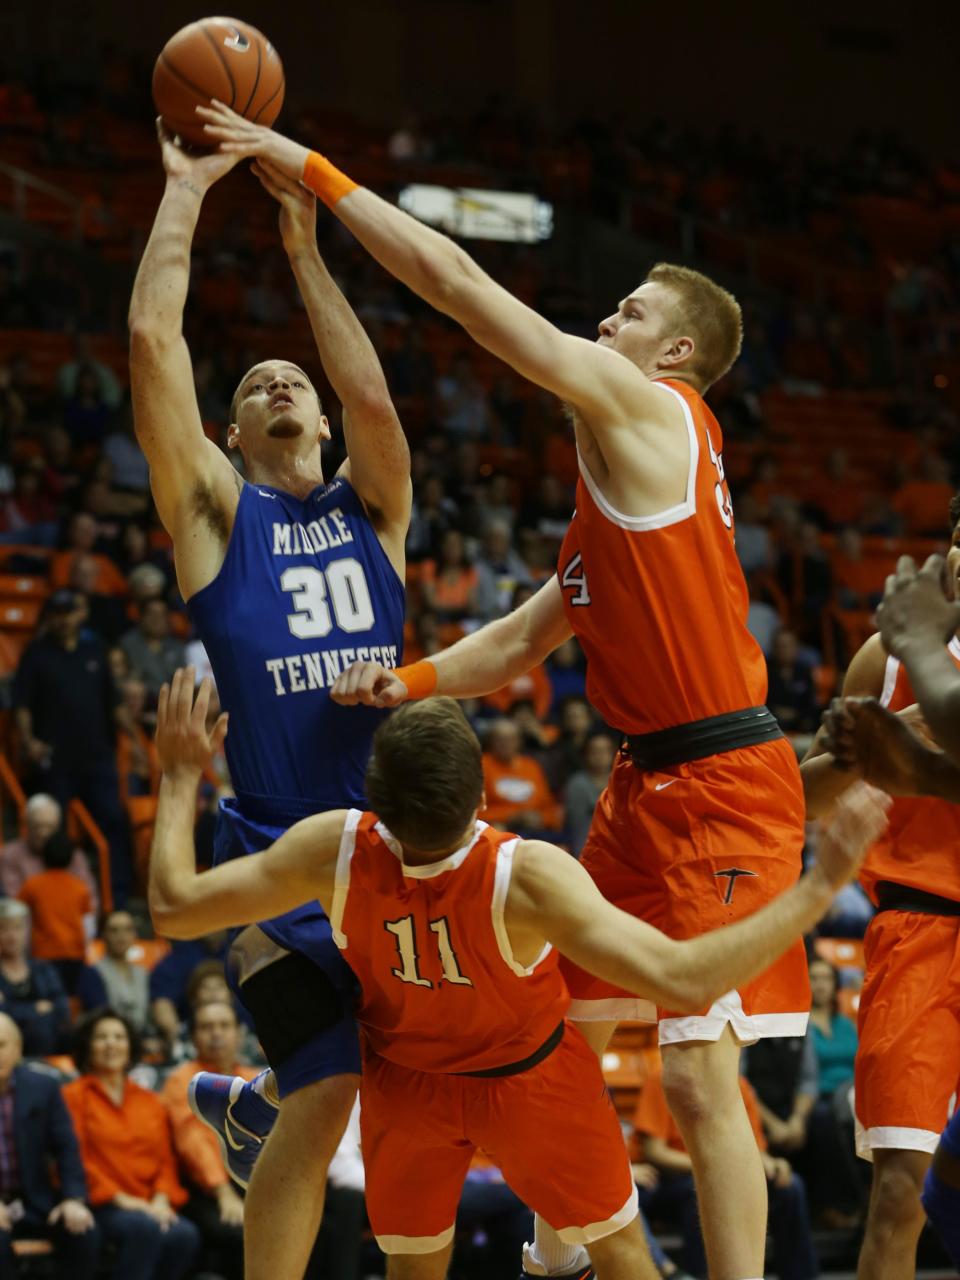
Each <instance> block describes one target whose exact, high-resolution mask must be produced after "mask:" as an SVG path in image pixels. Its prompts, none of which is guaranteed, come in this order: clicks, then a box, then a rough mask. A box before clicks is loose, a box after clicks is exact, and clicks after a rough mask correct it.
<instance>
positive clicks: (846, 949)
mask: <svg viewBox="0 0 960 1280" xmlns="http://www.w3.org/2000/svg"><path fill="white" fill-rule="evenodd" d="M813 947H814V950H815V951H816V953H817V955H818V956H820V958H821V959H822V960H826V961H827V962H828V963H829V964H832V965H834V966H835V967H836V968H838V969H863V968H864V967H865V961H864V957H863V939H862V938H817V940H816V941H815V942H814V944H813Z"/></svg>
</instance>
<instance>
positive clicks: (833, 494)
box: [737, 449, 863, 542]
mask: <svg viewBox="0 0 960 1280" xmlns="http://www.w3.org/2000/svg"><path fill="white" fill-rule="evenodd" d="M824 472H825V474H824V475H822V476H820V477H818V479H817V484H816V488H815V490H814V492H813V494H812V500H813V503H814V505H815V506H816V507H817V508H818V510H819V511H821V512H822V513H823V515H824V517H825V519H826V523H827V524H828V525H829V526H830V528H832V529H840V528H842V527H843V526H856V524H857V522H858V520H859V519H860V514H861V512H862V511H863V477H862V476H858V475H855V474H854V473H853V471H852V470H851V468H850V457H849V454H848V453H847V451H846V449H831V451H830V453H829V454H828V455H827V460H826V464H825V467H824ZM739 540H740V513H739V512H738V513H737V541H738V542H739Z"/></svg>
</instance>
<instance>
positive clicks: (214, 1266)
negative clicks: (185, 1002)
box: [162, 999, 257, 1280]
mask: <svg viewBox="0 0 960 1280" xmlns="http://www.w3.org/2000/svg"><path fill="white" fill-rule="evenodd" d="M240 1034H241V1030H240V1024H239V1022H238V1021H237V1015H236V1012H235V1010H234V1007H233V1003H232V1001H230V1000H222V999H221V1000H213V1001H207V1002H206V1003H201V1004H198V1005H197V1007H196V1008H195V1009H194V1011H193V1017H192V1025H191V1038H192V1041H193V1047H194V1049H195V1051H196V1057H195V1058H194V1059H192V1060H190V1061H187V1062H183V1063H181V1064H180V1066H178V1067H177V1068H176V1069H175V1070H174V1071H172V1072H171V1073H170V1075H169V1076H167V1079H166V1082H165V1084H164V1086H163V1095H162V1096H163V1100H164V1102H165V1103H166V1104H167V1109H168V1110H169V1112H170V1119H171V1121H172V1124H173V1146H174V1150H175V1151H176V1153H177V1158H178V1160H179V1162H180V1169H181V1172H182V1173H183V1177H184V1181H185V1183H186V1185H187V1189H188V1190H189V1192H190V1202H189V1204H188V1205H187V1208H186V1210H185V1212H186V1214H187V1216H188V1217H189V1218H190V1219H191V1220H192V1221H193V1222H194V1223H196V1225H197V1227H198V1228H199V1230H200V1235H201V1237H202V1238H203V1242H204V1244H205V1246H206V1247H207V1249H208V1250H210V1251H211V1252H212V1253H213V1254H214V1255H215V1257H214V1258H213V1259H212V1260H210V1261H209V1267H210V1270H212V1271H216V1272H217V1273H218V1274H220V1275H223V1276H224V1277H225V1278H226V1280H243V1200H242V1199H241V1198H240V1196H239V1195H238V1194H237V1191H236V1189H235V1188H234V1186H233V1183H232V1182H231V1181H230V1178H229V1176H228V1174H227V1170H226V1166H225V1165H224V1163H223V1156H222V1154H221V1152H220V1144H219V1142H218V1141H217V1136H216V1134H215V1133H213V1131H212V1130H211V1129H209V1128H207V1126H206V1125H205V1124H204V1123H203V1122H202V1121H201V1120H198V1119H197V1117H196V1116H195V1115H194V1113H193V1111H192V1109H191V1107H190V1103H189V1101H188V1097H187V1086H188V1085H189V1084H190V1080H191V1079H192V1077H193V1076H194V1075H195V1074H196V1073H197V1072H198V1071H212V1072H214V1073H215V1074H216V1075H226V1076H242V1077H243V1079H244V1080H251V1079H252V1078H253V1077H254V1076H255V1075H256V1074H257V1069H256V1068H255V1067H248V1066H245V1065H243V1063H241V1062H240V1057H239V1050H240Z"/></svg>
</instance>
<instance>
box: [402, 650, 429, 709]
mask: <svg viewBox="0 0 960 1280" xmlns="http://www.w3.org/2000/svg"><path fill="white" fill-rule="evenodd" d="M393 674H394V675H395V676H397V677H398V678H399V679H401V680H402V681H403V683H404V684H405V685H406V686H407V701H408V702H416V701H417V700H418V699H420V698H429V697H430V695H431V693H433V691H434V689H436V687H437V668H436V667H435V666H434V665H433V663H432V662H427V660H426V658H424V659H423V661H422V662H411V664H410V666H409V667H397V669H396V670H395V671H394V673H393Z"/></svg>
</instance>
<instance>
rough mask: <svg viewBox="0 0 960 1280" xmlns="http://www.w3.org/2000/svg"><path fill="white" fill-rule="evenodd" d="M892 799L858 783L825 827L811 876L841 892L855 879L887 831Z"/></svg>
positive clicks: (845, 795) (850, 790)
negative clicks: (867, 856)
mask: <svg viewBox="0 0 960 1280" xmlns="http://www.w3.org/2000/svg"><path fill="white" fill-rule="evenodd" d="M890 804H891V800H890V797H889V796H886V795H884V794H883V792H882V791H878V790H877V789H876V788H875V787H871V786H869V785H868V784H867V783H866V782H856V783H854V785H853V786H852V787H850V789H849V790H848V791H845V792H844V794H843V795H842V796H841V797H840V799H839V800H838V801H837V803H836V805H835V807H834V810H833V813H832V814H831V815H830V817H829V818H828V819H827V820H825V821H824V822H823V823H822V824H821V835H820V844H819V848H818V849H817V859H816V862H815V863H814V866H813V869H812V871H811V874H813V875H820V876H822V877H823V878H824V879H826V881H827V883H828V884H829V885H830V887H831V888H832V889H833V890H834V892H837V891H838V890H840V889H842V888H843V886H844V885H845V884H849V883H850V881H851V880H853V879H854V877H855V876H856V874H857V872H858V871H859V870H860V866H861V864H862V862H863V860H864V858H865V857H866V854H867V850H868V849H869V848H870V846H871V845H872V844H873V843H874V841H875V840H877V839H879V837H880V836H882V835H883V833H884V831H885V830H886V828H887V810H888V809H889V808H890Z"/></svg>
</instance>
